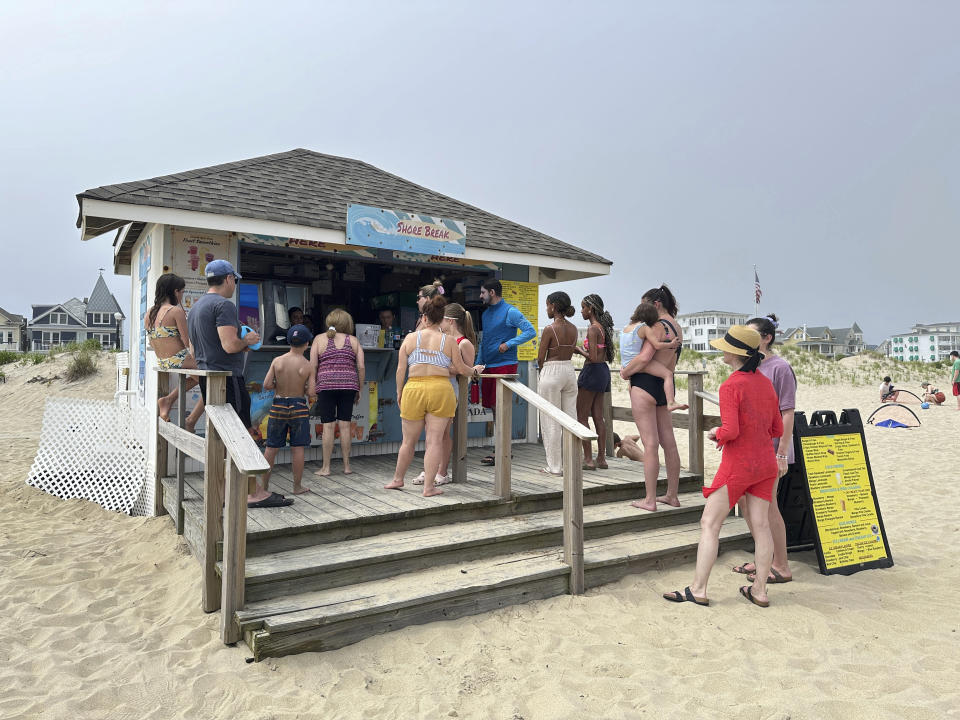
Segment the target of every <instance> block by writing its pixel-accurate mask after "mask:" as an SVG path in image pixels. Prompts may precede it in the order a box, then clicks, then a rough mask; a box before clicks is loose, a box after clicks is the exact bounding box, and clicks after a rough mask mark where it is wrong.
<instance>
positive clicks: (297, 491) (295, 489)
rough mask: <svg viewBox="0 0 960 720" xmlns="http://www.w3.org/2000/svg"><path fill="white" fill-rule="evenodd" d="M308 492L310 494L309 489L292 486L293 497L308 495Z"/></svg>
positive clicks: (301, 486)
mask: <svg viewBox="0 0 960 720" xmlns="http://www.w3.org/2000/svg"><path fill="white" fill-rule="evenodd" d="M308 492H310V488H305V487H303V485H294V486H293V494H294V495H303V494H305V493H308Z"/></svg>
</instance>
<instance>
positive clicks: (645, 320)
mask: <svg viewBox="0 0 960 720" xmlns="http://www.w3.org/2000/svg"><path fill="white" fill-rule="evenodd" d="M658 322H664V321H661V320H660V314H659V313H658V312H657V307H656V305H654V304H653V303H651V302H641V303H640V304H639V305H637V309H636V310H634V311H633V315H632V316H631V318H630V322H629V323H628V324H627V325H626V326H624V328H623V330H622V331H621V332H620V365H621V366H622V367H623V366H626V367H629V368H630V370H631V375H630V378H629V379H630V381H631V386H632V385H633V378H634V377H637V378H638V382H639V381H640V379H641V378H640V376H639V375H638V374H639V373H641V372H644V373H647V374H648V375H653V376H654V377H658V378H660V379H661V380H663V391H664V394H665V395H666V397H667V409H668V410H670V411H671V412H673V411H674V410H686V409H687V408H688V407H689V405H686V404H680V403H678V402H677V400H676V390H675V388H674V382H673V368H668V367H667V366H666V365H664V364H663V363H661V362H658V361H656V360H653V359H652V358H651V359H650V360H648V361H647V362H645V363H644V362H642V361H639V360H637V361H636V362H634V358H636V357H637V355H639V354H640V351H641V350H642V349H643V344H644V343H645V342H647V343H652V344H653V346H654V347H655V348H656V349H657V350H663V349H664V348H667V349H670V350H677V349H678V348H679V347H680V339H679V338H678V337H677V336H676V335H674V336H673V337H672V338H671V337H670V327H669V325H664V326H663V327H664V329H665V331H666V338H667V339H665V340H660V339H659V338H658V333H657V331H656V325H657V323H658ZM637 387H642V385H640V384H638V385H637Z"/></svg>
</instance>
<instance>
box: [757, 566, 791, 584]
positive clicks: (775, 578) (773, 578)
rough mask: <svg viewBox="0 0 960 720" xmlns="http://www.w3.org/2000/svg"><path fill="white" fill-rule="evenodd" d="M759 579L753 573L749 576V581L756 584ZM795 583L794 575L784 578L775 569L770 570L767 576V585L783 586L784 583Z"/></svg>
mask: <svg viewBox="0 0 960 720" xmlns="http://www.w3.org/2000/svg"><path fill="white" fill-rule="evenodd" d="M756 579H757V573H755V572H752V573H750V574H749V575H747V580H749V581H750V582H754V581H755V580H756ZM788 582H793V575H791V576H790V577H784V576H783V575H781V574H780V573H778V572H777V571H776V570H774V569H773V568H770V574H769V575H767V585H782V584H783V583H788Z"/></svg>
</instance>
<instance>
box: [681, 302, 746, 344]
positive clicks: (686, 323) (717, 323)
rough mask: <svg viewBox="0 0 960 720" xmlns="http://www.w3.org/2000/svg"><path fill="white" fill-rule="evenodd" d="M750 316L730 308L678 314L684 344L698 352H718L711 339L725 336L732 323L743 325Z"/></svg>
mask: <svg viewBox="0 0 960 720" xmlns="http://www.w3.org/2000/svg"><path fill="white" fill-rule="evenodd" d="M749 319H750V316H749V315H747V314H746V313H738V312H730V311H728V310H701V311H699V312H694V313H685V314H683V315H677V322H678V323H679V324H680V329H681V330H682V331H683V346H684V347H685V348H689V349H690V350H696V351H697V352H707V353H709V352H718V351H717V350H714V349H713V348H712V347H711V346H710V341H711V340H715V339H716V338H718V337H723V336H724V335H725V334H726V332H727V329H728V328H729V327H730V326H731V325H743V324H744V323H745V322H747V320H749Z"/></svg>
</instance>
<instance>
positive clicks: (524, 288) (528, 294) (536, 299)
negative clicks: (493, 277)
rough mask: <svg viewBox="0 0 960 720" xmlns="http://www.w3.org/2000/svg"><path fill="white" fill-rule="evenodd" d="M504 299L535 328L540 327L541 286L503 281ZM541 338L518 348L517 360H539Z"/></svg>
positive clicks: (501, 282) (515, 281) (535, 338)
mask: <svg viewBox="0 0 960 720" xmlns="http://www.w3.org/2000/svg"><path fill="white" fill-rule="evenodd" d="M500 284H501V285H502V286H503V299H504V300H506V301H507V302H508V303H510V304H511V305H513V306H514V307H515V308H517V310H519V311H520V312H522V313H523V316H524V317H525V318H526V319H527V320H529V321H530V324H531V325H533V327H534V328H537V327H539V323H538V322H537V311H538V310H539V309H540V286H539V285H537V283H531V282H519V281H517V280H501V281H500ZM538 343H539V338H537V337H534V338H533V340H531V341H530V342H526V343H524V344H523V345H520V346H519V347H518V348H517V360H519V361H521V362H523V361H527V360H536V359H537V348H538V347H539V346H538Z"/></svg>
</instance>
